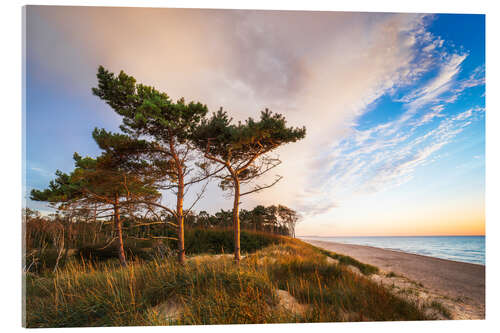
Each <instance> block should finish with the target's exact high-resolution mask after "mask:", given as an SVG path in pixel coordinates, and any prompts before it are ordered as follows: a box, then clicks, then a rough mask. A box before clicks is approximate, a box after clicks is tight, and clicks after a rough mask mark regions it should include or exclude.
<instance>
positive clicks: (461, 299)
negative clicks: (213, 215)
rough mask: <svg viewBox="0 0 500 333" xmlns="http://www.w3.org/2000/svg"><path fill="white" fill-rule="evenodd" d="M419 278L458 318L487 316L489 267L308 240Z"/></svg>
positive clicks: (373, 248)
mask: <svg viewBox="0 0 500 333" xmlns="http://www.w3.org/2000/svg"><path fill="white" fill-rule="evenodd" d="M304 241H306V242H308V243H310V244H312V245H315V246H318V247H321V248H324V249H326V250H329V251H333V252H337V253H339V254H344V255H348V256H351V257H353V258H355V259H357V260H359V261H361V262H364V263H367V264H371V265H374V266H377V267H379V268H380V269H381V270H382V271H384V272H394V273H396V274H397V275H401V276H404V277H406V278H408V279H409V280H412V281H416V282H418V283H419V285H420V286H422V285H423V287H422V289H423V288H425V291H426V292H427V293H429V294H433V295H437V296H438V297H440V298H441V299H442V300H443V301H444V303H447V304H448V305H449V306H451V307H452V309H451V310H452V312H454V313H455V316H454V318H455V319H484V313H485V266H483V265H477V264H470V263H462V262H457V261H451V260H444V259H439V258H433V257H427V256H422V255H417V254H410V253H404V252H397V251H391V250H385V249H380V248H375V247H371V246H362V245H351V244H341V243H333V242H325V241H316V240H304Z"/></svg>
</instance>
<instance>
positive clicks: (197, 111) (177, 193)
mask: <svg viewBox="0 0 500 333" xmlns="http://www.w3.org/2000/svg"><path fill="white" fill-rule="evenodd" d="M97 81H98V85H97V87H95V88H92V92H93V94H94V95H95V96H97V97H99V98H100V99H101V100H103V101H105V102H106V103H107V104H108V105H109V106H110V107H111V109H112V110H113V111H114V112H115V113H117V114H118V115H120V116H121V117H122V124H121V126H120V129H121V132H120V133H112V132H108V131H106V130H105V129H99V128H96V129H94V131H93V133H92V137H93V139H94V141H95V142H96V143H97V145H98V146H99V148H100V149H101V150H102V153H101V155H99V156H97V157H95V158H93V157H83V156H80V155H79V154H78V153H75V154H74V155H73V159H74V162H75V168H74V170H73V171H71V172H69V173H64V172H61V171H59V170H58V171H56V177H55V178H54V179H53V180H52V181H51V182H50V184H49V186H48V188H46V189H44V190H36V189H35V190H32V191H31V195H30V198H31V199H32V200H36V201H46V202H49V203H50V204H51V205H53V206H54V207H55V208H56V209H57V210H58V211H59V212H64V214H65V215H66V216H75V215H78V214H79V213H81V212H86V213H89V212H90V213H91V214H93V217H94V219H95V220H96V221H97V220H99V221H101V220H103V219H106V218H111V219H112V221H113V229H114V231H113V235H114V236H113V239H112V241H113V242H114V244H115V245H116V246H117V249H118V253H119V259H120V263H121V264H122V265H126V263H127V261H126V257H125V252H124V248H123V239H124V235H123V233H124V230H123V228H124V225H123V223H124V220H130V219H137V217H138V216H141V215H145V214H146V215H147V214H150V215H151V216H155V217H156V220H157V221H149V222H144V223H145V225H146V224H147V223H167V224H168V225H171V226H173V227H175V229H176V230H177V232H176V233H177V235H176V241H177V245H178V246H177V247H178V260H179V262H180V263H181V264H183V263H184V262H185V247H184V228H185V225H186V224H191V223H193V224H198V225H199V226H207V227H210V226H213V225H214V223H218V222H217V221H218V220H217V214H219V217H220V216H222V215H224V216H225V217H227V216H228V213H229V212H225V211H221V212H219V213H216V214H215V215H213V216H212V215H210V214H208V213H206V212H200V213H199V214H195V213H194V211H193V208H194V207H195V205H196V204H197V203H198V201H199V200H201V199H202V197H203V194H204V191H205V189H206V186H207V184H208V182H210V181H212V180H217V181H218V184H219V186H220V188H221V189H222V190H224V191H229V192H230V193H231V195H232V196H233V209H232V211H230V217H231V227H232V228H233V229H234V245H235V248H234V257H235V261H236V262H239V260H240V258H241V256H240V230H241V227H242V226H244V227H245V228H246V227H247V226H248V227H253V228H255V230H266V231H271V232H276V233H285V232H286V233H291V234H293V233H294V231H293V230H294V227H295V223H296V220H295V221H294V222H293V227H292V222H291V221H292V220H293V219H296V214H293V213H294V212H293V210H291V209H288V208H286V207H284V206H271V207H272V208H269V207H263V206H257V207H255V208H254V209H253V210H252V211H245V210H241V209H240V207H239V205H240V201H241V197H243V196H246V195H249V194H252V193H256V192H260V191H262V190H264V189H266V188H269V187H271V186H273V185H275V184H276V183H277V182H278V181H280V180H281V179H282V177H281V176H276V178H275V179H274V180H273V181H271V182H270V183H267V184H258V183H256V181H257V180H258V179H259V178H260V177H261V176H263V175H265V174H266V173H268V172H269V171H271V170H272V169H274V168H275V167H276V166H278V165H279V164H280V163H281V160H280V159H279V158H278V157H277V156H274V155H271V153H272V152H273V151H275V150H276V149H277V148H278V147H280V146H282V145H284V144H287V143H291V142H296V141H298V140H301V139H303V138H304V137H305V134H306V129H305V127H289V126H287V124H286V119H285V117H284V116H283V115H281V114H277V113H273V112H271V111H270V110H268V109H265V110H264V111H262V112H261V113H260V117H259V119H257V120H255V119H253V118H252V117H250V118H248V119H247V120H245V121H244V122H241V121H240V122H237V123H235V122H234V121H233V119H232V118H231V117H230V116H229V114H228V113H227V112H226V111H224V110H223V109H222V108H220V109H219V110H218V111H217V112H214V113H212V115H211V116H208V115H207V114H208V108H207V106H206V105H204V104H202V103H200V102H189V103H186V102H185V100H184V99H183V98H181V99H179V100H177V101H173V100H172V99H171V98H170V97H169V96H168V95H167V94H166V93H164V92H161V91H158V90H157V89H156V88H154V87H151V86H146V85H143V84H138V83H136V80H135V78H134V77H132V76H129V75H127V74H125V73H124V72H123V71H121V72H120V73H119V74H117V75H115V74H114V73H112V72H110V71H108V70H106V69H105V68H104V67H102V66H100V67H99V69H98V72H97ZM196 184H198V186H194V185H196ZM192 188H196V189H198V192H197V193H195V195H194V196H193V197H194V200H192V202H189V203H186V202H185V197H186V194H187V193H188V192H189V190H190V189H192ZM167 193H172V194H173V195H174V197H175V203H176V204H175V206H174V207H170V206H168V205H166V204H165V203H164V201H165V200H163V199H164V198H165V196H166V194H167ZM280 207H281V208H280ZM200 215H201V216H200ZM273 216H274V217H273ZM273 219H274V220H273ZM221 220H222V219H221ZM224 221H225V222H224V223H227V219H224ZM284 221H287V222H284ZM258 228H260V229H258ZM157 237H161V236H157ZM164 237H166V238H172V237H169V236H164Z"/></svg>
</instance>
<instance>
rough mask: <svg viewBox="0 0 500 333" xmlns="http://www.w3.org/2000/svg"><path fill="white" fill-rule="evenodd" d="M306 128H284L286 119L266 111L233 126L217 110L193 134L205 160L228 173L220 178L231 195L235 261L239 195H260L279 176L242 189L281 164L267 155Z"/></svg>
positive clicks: (300, 134) (301, 135) (238, 228)
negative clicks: (263, 183) (267, 182)
mask: <svg viewBox="0 0 500 333" xmlns="http://www.w3.org/2000/svg"><path fill="white" fill-rule="evenodd" d="M305 134H306V129H305V127H302V128H295V127H287V126H286V120H285V117H283V116H282V115H281V114H277V113H272V112H271V111H269V110H268V109H266V110H265V111H263V112H261V114H260V119H259V120H258V121H255V120H254V119H252V118H248V119H247V120H246V121H245V122H244V123H242V122H239V123H238V124H233V123H232V119H231V118H229V116H228V114H227V113H226V112H225V111H223V110H222V109H220V110H219V111H218V112H217V113H214V114H213V115H212V117H211V118H210V119H208V120H207V119H203V120H202V122H201V124H200V126H198V127H197V128H196V130H195V131H194V132H193V141H194V142H195V143H196V145H197V147H198V149H200V150H201V151H203V152H204V155H205V157H206V158H207V159H208V160H209V161H211V162H213V163H216V164H219V165H221V166H223V167H224V168H225V170H226V171H227V173H226V174H225V175H223V176H219V178H220V179H221V182H220V186H221V187H222V189H230V190H232V191H233V194H234V202H233V227H234V243H235V249H234V258H235V260H236V261H237V262H239V261H240V258H241V256H240V218H239V204H240V198H241V197H242V196H245V195H248V194H251V193H255V192H259V191H261V190H264V189H266V188H269V187H271V186H273V185H275V184H276V183H277V182H278V181H279V180H280V179H281V176H277V178H276V179H275V180H274V181H273V182H272V183H270V184H266V185H256V186H254V187H253V188H251V189H248V190H246V191H243V192H242V191H241V186H242V185H245V184H249V183H252V182H253V181H254V180H256V179H257V178H259V177H261V176H262V175H264V174H266V173H267V172H269V171H270V170H271V169H273V168H275V167H276V166H277V165H279V164H280V163H281V161H280V160H279V159H278V158H276V157H271V156H269V153H270V152H272V151H273V150H275V149H277V148H278V147H280V146H282V145H284V144H287V143H290V142H296V141H298V140H301V139H303V138H304V137H305Z"/></svg>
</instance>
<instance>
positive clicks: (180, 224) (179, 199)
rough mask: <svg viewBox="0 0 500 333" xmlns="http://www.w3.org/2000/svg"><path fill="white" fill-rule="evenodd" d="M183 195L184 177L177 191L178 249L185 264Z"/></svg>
mask: <svg viewBox="0 0 500 333" xmlns="http://www.w3.org/2000/svg"><path fill="white" fill-rule="evenodd" d="M183 196H184V179H182V178H179V185H178V192H177V225H178V232H177V238H178V241H177V243H178V250H179V258H178V259H179V263H180V264H181V265H184V263H185V262H186V249H185V248H184V211H183V199H184V198H183Z"/></svg>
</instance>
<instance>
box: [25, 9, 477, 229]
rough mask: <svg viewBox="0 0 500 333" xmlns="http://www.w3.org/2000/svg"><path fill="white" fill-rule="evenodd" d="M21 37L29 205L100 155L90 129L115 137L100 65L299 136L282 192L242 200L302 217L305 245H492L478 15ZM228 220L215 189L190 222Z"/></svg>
mask: <svg viewBox="0 0 500 333" xmlns="http://www.w3.org/2000/svg"><path fill="white" fill-rule="evenodd" d="M26 38H27V40H26V58H25V59H26V77H25V82H26V105H25V109H26V112H25V122H26V127H25V142H26V148H25V158H26V163H25V169H26V170H25V171H26V174H25V180H24V182H25V189H26V191H27V193H29V191H31V189H32V188H38V189H41V188H45V187H46V186H47V185H48V183H49V181H50V180H51V179H52V178H53V177H54V172H55V171H56V170H57V169H59V170H62V171H65V172H69V171H71V170H72V168H73V160H72V155H73V153H74V152H75V151H76V152H79V153H80V154H81V155H89V156H97V155H98V154H99V149H98V147H97V145H96V144H95V142H93V140H92V137H91V132H92V130H93V129H94V128H95V127H99V128H106V129H107V130H113V131H119V125H120V123H121V118H120V117H119V116H118V115H116V114H115V113H114V112H113V111H112V110H111V109H110V107H109V106H107V105H106V104H105V103H104V102H102V101H100V100H99V99H98V98H97V97H95V96H93V95H92V93H91V88H92V87H94V86H96V76H95V75H96V72H97V67H98V66H99V65H103V66H105V67H106V68H108V69H110V70H111V71H113V72H119V71H120V70H124V71H125V72H126V73H128V74H130V75H132V76H134V77H135V78H136V79H137V80H138V82H142V83H144V84H147V85H153V86H155V87H156V88H158V89H159V90H162V91H165V92H167V93H168V95H169V96H171V97H172V98H173V99H178V98H180V97H184V98H185V99H186V100H188V101H191V100H195V101H201V102H202V103H204V104H207V106H208V108H209V109H210V110H211V111H216V110H217V109H218V108H219V107H221V106H222V107H224V109H226V110H227V111H228V112H229V113H230V114H231V116H232V117H233V118H234V119H235V120H244V119H246V118H248V117H250V116H251V117H258V115H259V112H260V111H261V110H263V109H264V108H266V107H268V108H270V109H271V110H273V111H274V112H278V113H282V114H284V115H285V116H286V118H287V121H288V124H289V125H291V126H306V128H307V135H306V138H305V139H304V140H302V141H300V142H297V143H293V144H289V145H286V146H284V147H282V148H280V149H279V150H278V151H277V152H276V154H278V155H279V157H280V159H281V160H282V164H281V165H280V166H279V167H278V168H276V169H275V170H276V172H275V173H276V174H279V175H281V176H283V179H282V180H281V181H280V182H279V183H278V184H277V185H275V186H274V187H272V188H270V189H267V190H265V191H262V192H260V193H257V194H254V195H252V196H248V197H245V198H243V202H242V205H243V207H244V208H252V207H254V206H255V205H257V204H263V205H270V204H284V205H286V206H289V207H290V208H293V209H295V210H297V211H298V212H299V213H300V214H301V216H302V218H301V221H300V223H299V224H298V226H297V235H318V236H357V235H359V236H362V235H363V236H373V235H483V234H484V232H485V223H484V222H485V212H484V191H485V156H484V151H485V19H484V16H483V15H467V14H453V15H451V14H397V13H350V12H310V11H309V12H308V11H295V12H293V11H243V10H206V9H205V10H196V9H145V8H104V7H101V8H99V7H49V6H29V7H28V9H27V15H26ZM269 177H270V178H269V179H262V183H266V182H267V181H269V180H271V179H273V177H274V174H271V175H269ZM194 192H195V191H193V192H192V193H189V194H188V195H187V197H186V199H187V200H186V201H187V202H188V203H189V200H192V199H193V198H194V194H195V193H194ZM164 201H165V203H167V204H171V203H172V202H173V198H172V197H169V196H166V197H165V198H164ZM27 205H28V206H29V207H31V208H36V209H40V210H42V211H44V210H45V211H46V210H48V208H47V206H46V205H45V204H43V203H39V202H31V201H29V200H28V201H27ZM231 206H232V200H231V199H230V198H228V196H227V195H226V194H224V193H223V192H222V191H221V190H220V189H219V188H218V187H217V184H216V183H215V182H213V183H210V185H209V186H208V189H207V193H206V195H205V198H204V199H203V200H201V201H200V202H199V203H198V204H197V206H196V208H195V209H196V210H207V211H210V212H215V211H218V210H219V209H230V208H231Z"/></svg>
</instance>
